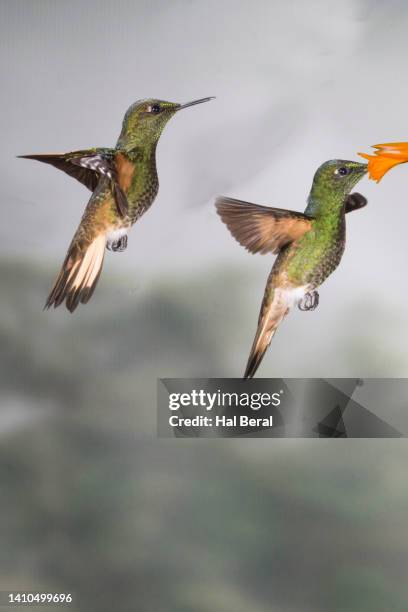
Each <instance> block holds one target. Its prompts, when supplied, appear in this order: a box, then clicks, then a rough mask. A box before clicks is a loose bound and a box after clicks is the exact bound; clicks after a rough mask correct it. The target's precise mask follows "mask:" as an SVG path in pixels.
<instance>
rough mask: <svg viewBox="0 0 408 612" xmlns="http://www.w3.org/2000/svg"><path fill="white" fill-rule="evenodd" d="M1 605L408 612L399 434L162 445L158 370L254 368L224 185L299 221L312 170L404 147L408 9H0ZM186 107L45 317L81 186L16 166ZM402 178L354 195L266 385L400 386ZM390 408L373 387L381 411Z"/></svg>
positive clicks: (176, 5)
mask: <svg viewBox="0 0 408 612" xmlns="http://www.w3.org/2000/svg"><path fill="white" fill-rule="evenodd" d="M0 10H1V15H0V28H1V36H0V45H1V55H0V61H1V84H2V87H1V100H0V105H1V113H0V121H1V133H2V144H1V147H0V161H1V164H0V168H1V170H0V173H1V182H0V190H1V202H2V211H3V222H2V223H1V226H0V251H1V262H0V283H1V292H0V340H1V347H2V349H1V357H0V358H1V369H0V376H1V404H0V435H1V436H2V440H1V446H0V474H1V476H0V478H1V481H0V482H1V491H2V504H1V506H0V512H1V519H2V520H1V522H0V525H1V532H2V536H1V547H0V555H1V572H0V590H1V589H3V590H7V589H11V588H20V589H39V588H41V589H46V590H58V591H64V590H65V591H67V590H73V591H76V592H77V601H76V603H75V606H74V607H75V609H77V610H78V611H80V612H82V611H85V610H86V611H90V610H95V611H96V610H98V612H104V611H105V610H106V611H108V610H109V611H110V610H113V609H115V610H120V611H122V610H123V611H127V610H131V609H135V610H137V611H138V612H139V611H140V612H145V611H146V612H147V611H149V612H150V611H151V610H166V611H169V612H173V611H174V612H193V611H194V612H210V611H211V612H213V611H214V610H217V611H221V612H246V611H247V610H248V609H251V610H252V611H253V612H266V610H268V611H273V612H281V611H284V612H303V611H305V612H308V611H311V612H312V611H313V612H315V611H322V612H323V611H324V612H326V611H328V610H330V611H331V610H333V611H336V612H337V611H343V610H347V611H352V612H353V611H359V612H365V611H367V612H368V611H370V612H376V611H381V612H383V611H384V610H393V611H397V612H399V611H401V612H402V611H406V610H407V608H408V588H407V586H406V580H405V579H404V577H405V575H406V569H407V563H408V554H407V544H408V537H407V535H406V533H407V529H406V527H407V510H408V492H407V491H408V489H407V486H406V485H407V477H406V467H405V465H406V461H407V459H408V452H407V447H406V442H405V441H403V440H402V441H398V442H395V441H376V442H375V441H363V440H354V441H351V440H350V441H344V440H327V441H301V440H287V441H277V440H273V441H272V440H258V441H257V440H253V441H250V440H233V441H227V440H197V441H195V442H194V441H191V440H179V439H178V440H174V441H173V440H163V439H157V438H156V430H155V428H156V415H155V401H156V379H157V378H158V377H171V376H175V377H189V376H195V377H225V376H231V377H233V376H237V377H238V376H240V375H241V374H242V371H243V368H244V365H245V362H246V358H247V354H248V350H249V347H250V345H251V342H252V338H253V334H254V331H255V325H256V318H257V315H258V309H259V304H260V301H261V298H262V294H263V290H264V283H265V280H266V277H267V275H268V273H269V270H270V267H271V264H272V259H271V258H270V257H267V256H264V257H261V256H250V255H249V254H247V253H246V251H244V249H242V248H241V247H240V246H239V245H238V244H237V243H235V242H234V240H233V239H232V238H231V236H230V235H229V233H228V231H227V230H226V228H225V227H224V226H223V225H222V224H221V223H220V221H219V219H218V218H217V216H216V214H215V212H214V206H213V201H214V197H215V196H216V195H218V194H226V195H231V196H238V197H242V198H243V199H247V200H253V201H255V202H259V203H265V204H271V205H275V206H279V207H289V208H294V209H296V210H303V209H304V207H305V200H306V197H307V194H308V191H309V189H310V185H311V180H312V177H313V173H314V171H315V170H316V168H317V167H318V166H319V165H320V164H321V163H322V162H323V161H325V160H327V159H330V158H334V157H338V158H345V159H349V158H350V159H357V151H361V150H363V151H368V150H369V145H371V144H374V143H377V142H387V141H394V140H408V134H407V132H406V127H405V126H406V121H407V118H406V109H407V97H408V96H407V94H408V88H407V84H406V56H407V36H406V32H407V28H408V5H407V3H406V2H403V1H387V2H377V1H368V0H367V1H364V0H361V1H360V0H354V1H351V0H349V1H347V0H345V1H343V2H338V3H334V2H324V1H310V2H302V1H300V0H298V1H295V2H289V1H285V2H283V1H282V2H277V1H266V0H265V1H264V0H257V2H250V1H249V0H236V1H227V0H221V1H215V0H213V1H212V0H211V1H209V0H206V1H201V2H200V1H198V0H189V1H188V0H175V1H172V2H170V1H167V2H166V1H164V0H161V1H159V0H154V1H136V0H134V1H130V0H128V1H116V2H113V1H107V0H100V1H96V0H87V1H86V2H84V1H79V0H71V2H69V3H63V2H62V1H61V2H56V1H55V0H49V1H47V0H31V1H29V0H25V1H23V0H14V1H12V0H0ZM210 95H214V96H217V99H216V100H214V101H212V102H211V103H209V104H206V105H203V106H197V107H195V108H191V109H188V110H186V111H185V112H183V113H180V114H179V115H177V116H176V117H175V118H174V119H173V120H172V121H171V122H170V123H169V125H168V126H167V128H166V130H165V133H164V134H163V137H162V139H161V141H160V143H159V148H158V168H159V175H160V193H159V196H158V198H157V200H156V202H155V204H154V206H153V207H152V209H151V210H150V211H149V212H148V213H147V214H146V215H145V216H144V217H143V218H142V219H141V220H140V222H138V224H137V225H136V226H135V227H134V229H133V230H132V233H131V235H130V243H129V247H128V249H127V251H125V252H124V253H122V254H114V255H112V254H108V257H107V258H106V259H105V269H104V272H103V274H102V277H101V280H100V283H99V286H98V288H97V290H96V292H95V295H94V297H93V299H92V301H91V302H90V303H89V305H88V306H81V307H80V308H79V309H78V310H77V312H76V313H75V314H74V315H70V314H69V313H68V312H67V311H66V310H64V309H63V308H59V309H58V310H56V311H53V312H42V306H43V304H44V301H45V298H46V295H47V292H48V290H49V288H50V286H51V284H52V281H53V279H54V276H55V275H56V273H57V271H58V269H59V266H60V265H61V263H62V260H63V257H64V255H65V251H66V248H67V246H68V244H69V242H70V240H71V237H72V234H73V232H74V231H75V228H76V225H77V223H78V222H79V218H80V216H81V214H82V211H83V208H84V205H85V204H86V202H87V199H88V197H89V193H88V192H87V191H86V189H85V188H84V187H82V186H81V185H80V184H79V183H77V182H75V181H74V180H73V179H70V178H69V177H67V176H66V175H64V174H63V173H61V172H59V171H57V170H56V169H54V168H52V167H47V166H45V165H41V164H38V163H36V162H30V161H26V160H18V159H16V158H15V156H16V155H18V154H25V153H34V152H63V151H69V150H73V149H80V148H86V147H89V146H112V145H114V143H115V142H116V138H117V136H118V134H119V131H120V126H121V121H122V117H123V114H124V112H125V110H126V108H127V107H128V106H129V105H130V104H131V103H132V102H134V101H135V100H136V99H139V98H143V97H158V98H163V99H168V100H174V101H179V102H185V101H188V100H191V99H194V98H199V97H204V96H210ZM407 173H408V167H406V166H400V167H398V168H396V169H395V170H393V171H392V172H391V173H390V174H389V175H387V176H386V177H385V179H384V180H383V181H382V182H381V183H380V185H378V186H377V185H376V184H375V183H373V182H372V181H369V180H368V179H364V180H363V181H361V183H360V184H359V185H358V189H359V190H360V191H361V192H362V193H363V194H365V195H366V196H367V197H368V199H369V206H368V207H367V208H365V209H363V210H361V211H358V212H356V213H354V214H352V215H350V216H349V217H348V218H347V223H348V225H347V232H348V242H347V248H346V253H345V255H344V258H343V261H342V264H341V266H340V267H339V269H338V270H337V271H336V273H335V274H333V276H332V277H331V278H330V279H329V280H328V281H327V283H325V285H324V287H323V288H322V289H321V292H320V296H321V301H320V305H319V308H318V310H316V311H315V312H313V313H301V312H299V311H296V312H293V313H292V314H291V315H290V316H289V317H288V318H287V319H286V321H285V322H284V324H283V325H282V327H281V329H280V330H279V332H278V334H277V336H276V338H275V339H274V341H273V345H272V347H271V350H270V351H269V353H268V355H267V356H266V357H265V360H264V362H263V364H262V366H261V368H260V370H259V375H260V376H264V377H268V376H279V377H297V376H313V377H336V376H350V377H384V376H390V377H404V376H408V355H407V351H406V344H407V332H406V328H407V321H408V315H407V308H406V304H407V302H408V284H407V282H406V262H407V257H408V252H407V244H406V227H407V224H408V206H407V203H408V202H407V201H408V197H407V196H408V174H407ZM384 401H387V397H385V398H384Z"/></svg>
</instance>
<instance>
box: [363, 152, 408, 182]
mask: <svg viewBox="0 0 408 612" xmlns="http://www.w3.org/2000/svg"><path fill="white" fill-rule="evenodd" d="M373 149H376V151H374V155H368V154H367V153H359V155H361V157H364V159H368V165H367V168H368V175H369V177H370V178H371V179H373V180H374V181H377V183H378V182H379V181H380V180H381V179H382V177H383V176H384V174H386V172H388V170H390V169H391V168H393V167H394V166H398V164H403V163H405V162H408V142H388V143H385V144H377V145H374V146H373Z"/></svg>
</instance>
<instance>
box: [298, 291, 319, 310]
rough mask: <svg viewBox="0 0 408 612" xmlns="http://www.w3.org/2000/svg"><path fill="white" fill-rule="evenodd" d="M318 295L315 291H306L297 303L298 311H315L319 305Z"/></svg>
mask: <svg viewBox="0 0 408 612" xmlns="http://www.w3.org/2000/svg"><path fill="white" fill-rule="evenodd" d="M319 299H320V298H319V293H318V292H317V291H308V292H307V293H305V295H304V296H303V298H302V299H301V300H300V302H299V303H298V308H299V310H302V311H303V312H305V311H306V310H315V309H316V308H317V307H318V305H319Z"/></svg>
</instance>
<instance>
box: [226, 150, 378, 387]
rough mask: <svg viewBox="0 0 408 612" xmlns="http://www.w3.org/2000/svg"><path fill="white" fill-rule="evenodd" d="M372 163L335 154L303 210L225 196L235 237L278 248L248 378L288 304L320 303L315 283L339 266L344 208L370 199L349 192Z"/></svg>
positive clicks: (259, 247)
mask: <svg viewBox="0 0 408 612" xmlns="http://www.w3.org/2000/svg"><path fill="white" fill-rule="evenodd" d="M366 172H367V165H366V164H360V163H358V162H353V161H344V160H338V159H335V160H331V161H327V162H325V163H324V164H322V165H321V166H320V168H319V169H318V170H317V172H316V174H315V176H314V179H313V184H312V189H311V191H310V195H309V198H308V203H307V207H306V210H305V212H304V213H300V212H295V211H291V210H284V209H280V208H270V207H266V206H259V205H257V204H251V203H249V202H242V201H241V200H235V199H232V198H226V197H220V198H218V199H217V201H216V207H217V211H218V214H219V215H220V216H221V219H222V220H223V221H224V223H225V224H226V225H227V227H228V229H229V230H230V232H231V234H232V235H233V236H234V238H236V240H237V241H238V242H239V243H240V244H241V245H243V246H244V247H246V248H247V249H248V251H250V252H251V253H275V254H278V256H277V258H276V260H275V263H274V265H273V267H272V270H271V273H270V275H269V278H268V281H267V284H266V288H265V294H264V298H263V301H262V306H261V311H260V313H259V319H258V328H257V332H256V335H255V339H254V342H253V344H252V348H251V352H250V355H249V359H248V363H247V367H246V370H245V374H244V378H252V377H253V376H254V374H255V372H256V370H257V369H258V366H259V364H260V363H261V361H262V358H263V356H264V354H265V351H266V349H267V348H268V346H269V344H270V343H271V340H272V338H273V336H274V334H275V332H276V330H277V328H278V326H279V324H280V323H281V321H282V319H283V318H284V317H285V316H286V315H287V314H288V312H289V309H290V308H291V307H292V306H294V305H296V304H297V305H298V306H299V308H300V309H301V310H313V309H314V308H316V306H317V304H318V301H319V295H318V293H317V291H316V288H317V287H319V285H321V284H322V283H323V282H324V281H325V280H326V278H327V277H328V276H329V275H330V274H331V273H332V272H333V271H334V270H335V269H336V268H337V266H338V265H339V263H340V260H341V258H342V255H343V252H344V246H345V238H346V223H345V213H347V212H350V211H352V210H357V209H358V208H361V207H363V206H365V205H366V203H367V200H366V199H365V198H364V197H363V196H362V195H360V194H358V193H354V194H351V195H350V191H351V190H352V189H353V187H354V185H356V183H357V182H358V181H359V180H360V179H361V178H362V177H363V176H364V174H365V173H366Z"/></svg>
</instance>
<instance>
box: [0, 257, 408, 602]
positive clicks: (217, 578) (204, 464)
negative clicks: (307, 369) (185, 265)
mask: <svg viewBox="0 0 408 612" xmlns="http://www.w3.org/2000/svg"><path fill="white" fill-rule="evenodd" d="M49 277H50V274H49V272H48V271H41V270H40V269H37V268H36V267H35V266H33V265H32V266H26V265H23V264H20V265H18V264H16V263H11V262H10V263H9V264H3V265H2V266H1V268H0V283H1V287H2V292H1V296H0V302H1V313H2V317H1V319H0V321H1V323H0V325H1V327H0V335H1V345H2V355H1V390H2V391H1V412H0V434H1V436H2V438H1V445H0V487H1V492H2V504H1V523H0V524H1V532H2V538H1V541H2V546H1V550H0V562H1V578H0V589H5V590H7V589H10V588H21V589H23V588H24V589H30V588H33V589H38V588H43V589H47V590H59V591H67V590H72V591H74V592H75V593H76V595H77V600H76V603H75V606H74V609H75V610H78V611H79V612H90V611H93V610H95V612H105V611H106V612H108V611H109V612H110V611H111V610H118V611H122V610H123V611H124V612H125V611H128V610H137V611H138V612H151V611H152V610H166V611H169V612H213V611H214V610H217V611H218V610H219V611H222V612H247V610H248V609H251V610H253V611H254V612H266V611H268V612H269V611H275V610H276V611H282V610H284V611H286V610H288V611H289V610H290V611H293V612H303V611H306V612H307V611H309V610H310V612H312V611H313V612H316V611H320V610H321V611H322V612H326V611H327V610H331V611H334V612H337V611H339V612H340V611H341V612H342V611H345V610H347V612H349V611H351V612H354V611H355V612H366V611H367V612H380V611H381V612H383V611H384V610H393V611H396V612H403V611H404V612H405V610H406V607H407V601H408V590H407V586H406V581H405V580H404V575H405V568H406V564H407V561H408V553H407V544H408V541H407V539H408V536H407V535H406V528H405V527H406V516H407V511H408V489H407V487H406V486H405V483H406V474H405V473H406V470H405V467H404V466H405V463H406V459H407V450H406V448H405V443H404V442H403V441H401V442H395V441H382V442H380V441H377V442H370V441H367V442H364V441H363V440H354V441H352V440H349V441H344V440H343V441H342V440H336V441H334V440H328V441H323V440H320V441H316V440H314V441H312V440H310V441H301V440H287V441H284V440H280V441H278V440H256V441H255V440H252V441H251V440H180V439H177V440H176V439H175V440H168V439H157V437H156V433H155V422H156V415H155V381H156V377H157V376H158V375H161V376H197V375H200V376H203V377H204V376H216V375H219V376H223V375H238V374H239V372H237V371H235V368H236V367H239V365H240V363H243V362H244V360H245V356H246V355H245V350H246V348H247V346H246V343H247V342H248V340H249V339H250V333H252V331H253V330H252V327H253V324H254V321H248V320H247V319H248V314H247V310H248V303H247V301H248V300H246V299H245V296H244V295H243V291H242V287H243V286H245V287H246V291H248V292H249V294H251V292H252V291H253V290H254V289H255V288H254V286H253V285H254V283H253V282H251V281H250V279H247V278H244V277H242V275H241V274H240V273H238V272H234V271H233V270H228V271H227V270H225V271H217V272H215V271H214V272H213V273H212V274H210V273H208V274H207V275H201V276H200V275H196V276H194V277H188V278H185V279H183V278H180V279H179V280H178V281H176V282H173V283H171V284H170V283H168V282H162V283H157V284H156V285H154V286H152V287H150V288H149V296H148V297H147V295H138V296H133V295H131V294H130V295H129V294H127V293H126V290H125V289H124V284H123V285H122V284H121V283H120V282H118V281H117V282H116V284H114V285H113V284H109V282H108V281H110V279H109V276H108V280H107V281H106V282H104V283H102V284H101V287H100V288H99V289H98V291H97V293H96V294H95V296H94V298H93V300H92V302H91V303H90V304H89V305H87V306H86V307H84V308H82V309H80V310H79V311H78V314H77V315H74V316H72V315H69V314H68V313H66V312H65V311H64V310H62V309H60V310H58V311H56V312H55V313H54V312H42V311H41V306H42V302H43V298H44V295H45V294H46V290H47V288H48V284H49V282H50V278H49ZM258 291H259V288H258ZM125 293H126V299H125V298H124V295H125ZM257 298H258V296H257ZM231 305H233V307H231ZM316 314H317V313H316ZM294 320H295V319H294ZM300 320H301V321H302V322H304V321H305V320H306V317H305V316H303V318H301V319H300ZM309 320H311V319H309ZM248 334H249V336H248ZM282 335H283V336H284V339H285V342H287V343H289V344H292V347H293V343H294V342H295V340H296V339H295V338H294V337H293V332H292V330H291V326H290V322H289V321H288V323H287V325H286V327H285V328H284V329H282ZM291 350H292V355H293V348H292V349H291ZM360 350H361V353H362V354H363V351H364V347H363V346H360ZM338 352H339V353H340V354H339V362H338V364H337V365H338V367H339V364H341V363H342V360H346V358H347V350H346V345H343V347H342V346H340V349H339V351H338ZM236 353H238V355H237V354H236ZM277 357H278V353H277V352H276V351H274V353H273V356H272V357H271V361H270V362H269V364H268V363H267V364H266V366H265V370H264V372H265V371H266V373H267V374H269V371H270V370H271V369H272V370H273V369H274V368H275V367H276V366H275V365H273V364H274V362H275V361H276V359H277ZM353 367H354V366H353ZM264 375H265V374H264Z"/></svg>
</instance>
